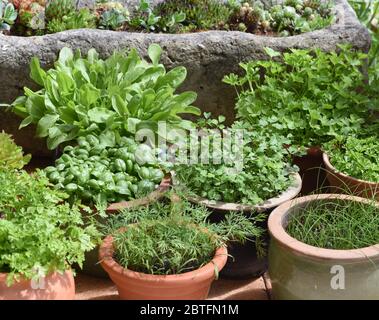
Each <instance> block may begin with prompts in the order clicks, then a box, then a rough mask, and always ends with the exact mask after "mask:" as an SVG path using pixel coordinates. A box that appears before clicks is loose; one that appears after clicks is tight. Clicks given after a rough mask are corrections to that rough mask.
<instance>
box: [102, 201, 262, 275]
mask: <svg viewBox="0 0 379 320" xmlns="http://www.w3.org/2000/svg"><path fill="white" fill-rule="evenodd" d="M209 215H210V212H209V211H208V210H207V209H206V208H204V207H202V206H196V205H192V204H190V203H188V202H185V201H182V202H180V203H178V202H157V203H154V204H151V205H149V206H147V207H138V208H135V209H131V210H125V211H122V212H121V213H119V214H118V215H114V216H111V217H110V218H109V219H108V222H107V225H106V226H105V233H107V234H113V235H114V241H115V258H116V260H117V261H118V262H119V263H120V264H121V265H122V266H123V267H125V268H128V269H130V270H133V271H137V272H143V273H147V274H156V275H165V274H180V273H184V272H189V271H192V270H195V269H198V268H200V267H202V266H203V265H205V264H207V263H209V262H210V261H211V260H212V258H213V256H214V254H215V251H216V249H217V248H219V247H221V246H225V245H226V243H227V242H228V241H232V240H236V241H239V242H244V241H247V240H250V241H253V242H255V243H256V245H257V247H258V248H259V249H260V250H262V247H261V239H260V237H261V235H262V232H263V231H262V229H261V228H260V227H258V226H256V225H255V223H256V222H258V221H262V220H264V219H265V216H264V215H262V214H260V215H256V216H254V217H252V218H251V219H250V220H249V219H248V218H247V217H245V216H244V215H242V214H239V213H230V214H228V215H227V216H226V219H225V220H224V221H222V222H221V223H218V224H213V223H209V222H207V219H208V217H209ZM125 227H126V231H123V232H120V231H119V230H120V228H125ZM260 252H261V251H260ZM216 271H217V270H216Z"/></svg>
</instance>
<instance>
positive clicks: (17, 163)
mask: <svg viewBox="0 0 379 320" xmlns="http://www.w3.org/2000/svg"><path fill="white" fill-rule="evenodd" d="M30 158H31V156H30V155H27V156H24V155H23V152H22V148H21V147H19V146H17V145H16V144H15V143H14V141H13V139H12V137H11V136H10V135H9V134H6V133H5V132H0V167H2V168H4V167H5V168H7V169H22V168H23V167H24V166H25V165H26V164H27V163H28V162H29V161H30Z"/></svg>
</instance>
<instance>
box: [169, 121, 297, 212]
mask: <svg viewBox="0 0 379 320" xmlns="http://www.w3.org/2000/svg"><path fill="white" fill-rule="evenodd" d="M221 120H223V119H221ZM204 125H205V126H206V127H208V128H209V129H214V128H219V129H222V128H223V126H222V125H221V126H220V123H219V122H218V121H217V120H216V121H215V119H213V120H211V119H208V120H207V121H205V123H203V124H202V126H204ZM203 130H204V127H203ZM236 130H243V132H244V135H243V141H237V142H234V138H233V136H234V134H235V133H236V132H237V131H236ZM230 132H231V136H232V144H231V145H230V146H228V145H224V148H225V149H224V151H226V152H227V154H230V156H226V157H223V158H221V157H220V152H221V153H222V152H223V149H218V145H217V144H216V142H215V140H214V139H213V140H212V141H211V151H210V155H209V162H208V163H198V164H193V163H189V164H188V165H187V164H180V165H176V166H175V173H176V175H177V179H178V180H179V182H180V183H181V184H184V185H185V187H186V188H187V189H188V191H189V192H190V193H193V194H195V195H197V196H200V197H203V198H206V199H209V200H215V201H223V202H232V203H242V204H250V205H257V204H261V203H263V202H264V201H265V200H268V199H270V198H272V197H276V196H278V195H279V194H280V193H282V192H283V191H285V190H286V189H287V188H288V187H289V186H291V184H292V183H293V177H291V173H294V172H296V171H297V168H296V167H293V166H291V165H290V164H289V163H290V159H289V152H290V151H289V150H288V149H286V148H284V145H285V144H288V140H287V139H284V138H281V137H278V136H275V135H273V136H270V135H268V134H265V133H263V134H262V133H260V132H254V131H249V130H248V129H247V127H245V126H244V125H243V124H242V123H238V122H237V123H235V124H234V125H233V126H232V128H231V131H230ZM210 135H213V133H212V131H210ZM196 143H198V144H199V146H198V150H201V148H202V147H201V142H196ZM213 144H214V146H215V147H217V149H216V150H215V151H216V152H215V153H214V152H213V149H212V146H213ZM241 144H243V145H242V146H241ZM238 146H239V147H241V149H237V147H238ZM239 152H242V159H241V160H242V163H241V164H240V165H236V164H237V163H238V160H233V159H234V157H235V156H241V154H238V153H239ZM215 156H216V157H217V158H220V159H221V161H217V160H216V158H215ZM229 157H230V158H229ZM230 160H232V161H230Z"/></svg>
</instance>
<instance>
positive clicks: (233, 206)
mask: <svg viewBox="0 0 379 320" xmlns="http://www.w3.org/2000/svg"><path fill="white" fill-rule="evenodd" d="M293 177H294V183H293V185H292V186H291V187H290V188H288V189H287V190H286V191H284V192H283V193H282V194H280V195H278V196H277V197H275V198H272V199H269V200H266V201H265V202H264V203H262V204H260V205H255V206H252V205H243V204H238V203H225V202H221V201H212V200H208V199H205V198H202V197H198V196H197V197H189V198H188V200H189V201H191V202H193V203H196V204H201V205H204V206H206V207H207V208H208V209H209V210H210V211H212V214H211V216H210V221H211V222H213V223H218V222H220V221H222V220H224V219H225V215H226V214H227V213H228V212H231V211H234V212H244V213H245V214H247V215H250V214H251V213H253V212H265V213H267V216H268V214H269V213H270V212H271V211H272V210H273V209H274V208H276V207H277V206H279V205H280V204H282V203H284V202H286V201H288V200H290V199H293V198H295V197H296V196H297V195H298V194H299V192H300V190H301V186H302V181H301V177H300V175H299V174H298V173H295V174H293ZM173 184H174V185H175V184H178V181H175V177H174V174H173ZM259 227H261V228H263V229H264V230H267V220H266V221H263V222H262V223H259ZM263 240H264V241H265V242H268V240H269V237H268V233H267V231H266V232H265V234H264V235H263ZM228 252H229V254H230V256H229V258H228V262H227V264H226V266H225V268H224V269H223V270H222V272H221V273H220V277H221V278H226V279H251V278H258V277H260V276H261V275H262V274H264V273H265V272H266V271H267V266H268V263H267V258H266V257H259V255H258V253H257V250H256V247H255V244H254V243H252V242H250V241H247V242H246V243H244V244H242V243H239V242H236V241H233V242H229V243H228Z"/></svg>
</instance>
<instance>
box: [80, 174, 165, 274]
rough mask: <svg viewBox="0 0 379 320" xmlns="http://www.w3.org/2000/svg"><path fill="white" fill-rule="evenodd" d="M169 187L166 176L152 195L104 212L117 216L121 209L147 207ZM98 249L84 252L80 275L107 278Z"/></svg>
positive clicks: (119, 204) (110, 207) (117, 205)
mask: <svg viewBox="0 0 379 320" xmlns="http://www.w3.org/2000/svg"><path fill="white" fill-rule="evenodd" d="M170 186H171V175H166V176H165V177H164V178H163V180H162V182H161V184H160V185H159V187H158V188H157V189H156V190H154V191H153V192H152V193H150V194H149V195H147V196H146V197H144V198H140V199H136V200H131V201H123V202H118V203H113V204H111V205H109V207H108V208H107V210H106V213H107V214H108V215H111V214H117V213H118V212H119V211H120V210H123V209H132V208H136V207H139V206H147V205H148V204H151V203H154V202H156V201H158V200H159V199H161V198H162V197H163V196H164V194H165V192H167V191H168V190H169V189H170ZM99 220H101V221H102V222H105V219H103V218H99ZM98 258H99V248H98V247H96V248H94V249H93V250H91V251H89V252H86V254H85V261H84V263H83V268H82V269H81V272H82V273H85V274H88V275H91V276H94V277H99V278H108V274H107V273H106V272H105V271H104V270H103V268H101V266H100V263H99V259H98Z"/></svg>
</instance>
